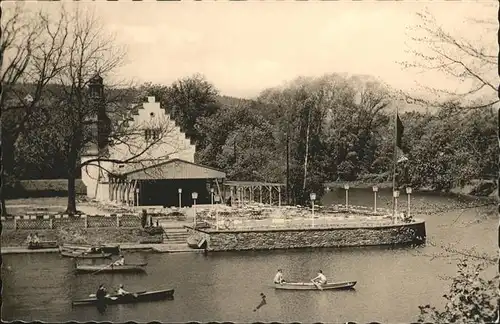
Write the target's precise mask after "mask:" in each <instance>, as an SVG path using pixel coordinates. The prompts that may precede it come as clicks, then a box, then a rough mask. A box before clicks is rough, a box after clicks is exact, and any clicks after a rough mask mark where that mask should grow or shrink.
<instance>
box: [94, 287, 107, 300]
mask: <svg viewBox="0 0 500 324" xmlns="http://www.w3.org/2000/svg"><path fill="white" fill-rule="evenodd" d="M107 294H108V292H107V291H106V287H104V285H103V284H101V285H100V286H99V289H97V292H96V293H95V297H96V299H97V301H99V302H103V301H104V299H105V298H106V295H107Z"/></svg>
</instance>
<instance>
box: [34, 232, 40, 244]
mask: <svg viewBox="0 0 500 324" xmlns="http://www.w3.org/2000/svg"><path fill="white" fill-rule="evenodd" d="M33 243H35V244H36V243H40V239H39V238H38V233H35V235H33Z"/></svg>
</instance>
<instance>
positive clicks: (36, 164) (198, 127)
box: [12, 74, 498, 203]
mask: <svg viewBox="0 0 500 324" xmlns="http://www.w3.org/2000/svg"><path fill="white" fill-rule="evenodd" d="M107 91H108V92H113V93H114V96H115V97H116V93H120V94H124V93H126V95H123V96H122V98H123V99H122V100H124V101H133V102H135V103H140V102H141V101H143V100H144V99H145V97H146V96H148V95H154V96H156V98H157V100H158V101H160V102H161V104H162V107H163V108H165V109H167V111H168V112H169V113H170V114H171V115H172V117H173V118H174V119H175V120H176V122H177V123H178V124H179V125H180V126H181V128H182V129H183V131H184V132H186V134H188V135H189V137H190V138H191V139H192V142H193V143H194V144H196V146H197V153H196V160H197V161H198V162H199V163H202V164H206V165H209V166H213V167H217V168H220V169H223V170H225V171H226V172H227V175H228V177H229V178H230V179H233V180H249V181H251V180H253V181H273V182H283V183H284V182H285V181H286V175H287V163H286V161H287V151H288V155H289V168H290V170H289V186H290V189H291V190H290V199H291V202H293V203H303V202H304V201H305V200H306V199H307V196H308V194H309V192H311V191H315V192H317V193H318V194H321V193H322V190H323V183H324V182H326V181H333V180H359V179H361V180H362V179H373V180H375V181H387V180H390V179H391V174H392V157H393V141H394V128H393V127H394V122H393V121H394V119H393V116H394V109H395V106H396V105H397V104H400V101H397V100H396V99H394V97H393V95H392V92H391V90H390V89H389V88H388V87H386V86H384V85H383V84H382V83H380V82H379V81H377V80H375V79H373V78H370V77H360V76H354V77H347V76H342V75H335V74H331V75H325V76H323V77H319V78H298V79H296V80H294V81H293V82H290V83H289V84H286V85H284V86H281V87H278V88H273V89H267V90H265V91H263V92H262V93H261V95H260V96H259V97H258V98H256V99H255V100H243V99H237V98H231V97H224V96H220V95H219V94H218V91H217V90H216V88H215V87H214V86H213V85H212V84H211V83H210V82H208V81H207V80H205V79H204V78H203V77H202V76H198V75H196V76H193V77H189V78H184V79H180V80H178V81H176V82H174V83H173V84H172V85H170V86H163V85H154V84H144V85H142V86H140V87H138V88H134V89H127V91H126V92H125V91H124V90H115V89H107ZM120 107H130V106H129V105H126V104H124V105H121V106H120ZM54 109H57V107H46V109H40V111H39V112H37V113H34V114H32V116H31V117H30V123H33V124H35V125H36V126H37V127H27V128H26V130H25V131H24V132H23V134H22V135H21V136H20V137H19V138H18V139H17V141H16V143H14V144H15V145H14V147H15V150H16V154H14V156H15V158H16V160H15V163H13V164H12V166H15V168H14V169H13V170H12V173H13V174H14V175H15V177H16V178H18V179H27V178H31V179H33V178H65V177H66V172H65V165H64V164H65V163H66V159H65V156H67V154H66V153H67V152H64V150H65V148H64V146H63V145H59V146H57V145H54V129H53V128H54V127H55V124H54V123H53V122H50V120H51V118H53V116H56V115H57V112H56V111H54ZM424 109H425V107H424V108H422V110H424ZM54 118H55V117H54ZM400 118H401V120H402V122H403V124H404V126H405V130H404V134H403V148H404V151H405V154H406V156H407V157H408V161H407V162H405V163H404V164H403V165H400V166H401V168H400V169H401V171H403V172H402V173H401V174H402V176H401V177H400V181H399V184H400V185H406V184H408V185H412V186H415V187H429V188H431V189H435V190H449V189H451V188H452V187H454V186H457V185H464V184H466V183H467V182H468V181H470V180H473V179H485V178H488V179H492V178H494V177H495V174H496V173H497V172H498V166H497V161H496V156H498V146H497V145H496V125H495V120H496V119H495V114H494V111H493V110H492V109H490V108H484V109H481V110H463V109H459V108H458V105H457V104H454V103H453V102H450V103H447V104H445V105H443V107H440V108H438V109H436V110H435V111H432V112H430V111H426V112H419V111H408V112H404V113H401V114H400Z"/></svg>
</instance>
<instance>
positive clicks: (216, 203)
mask: <svg viewBox="0 0 500 324" xmlns="http://www.w3.org/2000/svg"><path fill="white" fill-rule="evenodd" d="M214 200H215V228H216V229H217V230H219V208H218V207H217V206H218V204H219V201H220V196H219V195H215V197H214Z"/></svg>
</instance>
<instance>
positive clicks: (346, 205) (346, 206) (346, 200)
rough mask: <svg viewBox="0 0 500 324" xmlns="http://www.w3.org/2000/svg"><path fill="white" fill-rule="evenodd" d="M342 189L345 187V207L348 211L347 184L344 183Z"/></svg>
mask: <svg viewBox="0 0 500 324" xmlns="http://www.w3.org/2000/svg"><path fill="white" fill-rule="evenodd" d="M344 189H345V208H346V209H347V211H349V185H348V184H345V185H344Z"/></svg>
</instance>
